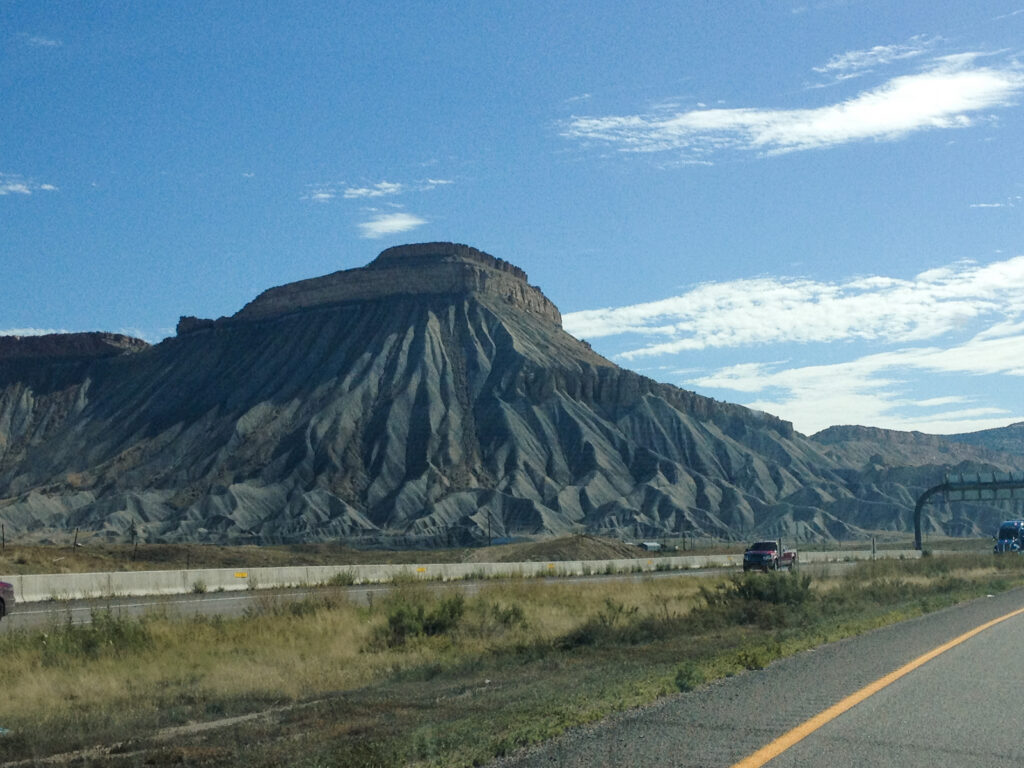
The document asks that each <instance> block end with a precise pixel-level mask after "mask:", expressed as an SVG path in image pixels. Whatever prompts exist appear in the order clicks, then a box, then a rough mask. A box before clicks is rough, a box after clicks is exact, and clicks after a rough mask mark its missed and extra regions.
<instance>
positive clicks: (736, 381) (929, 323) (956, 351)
mask: <svg viewBox="0 0 1024 768" xmlns="http://www.w3.org/2000/svg"><path fill="white" fill-rule="evenodd" d="M563 323H564V325H565V328H566V330H568V331H569V332H570V333H572V334H574V335H576V336H578V337H582V338H588V339H595V338H601V337H607V336H614V335H618V334H622V335H625V336H626V338H627V339H629V338H630V337H639V339H638V344H636V345H633V346H631V347H627V351H625V352H623V353H621V354H620V355H618V357H620V358H624V359H625V360H627V361H631V360H636V359H640V358H651V357H658V358H660V359H661V360H668V361H671V360H672V357H671V356H672V355H676V354H679V353H681V352H689V353H690V354H688V355H687V356H686V357H685V359H680V363H681V364H680V365H677V366H676V368H677V369H678V368H682V367H684V366H685V367H687V368H689V370H688V371H680V370H676V371H675V376H676V377H677V378H676V380H677V381H679V382H680V383H681V384H683V385H684V386H689V387H696V388H698V389H702V390H704V389H718V390H728V391H731V392H734V393H740V395H741V396H745V397H747V398H750V399H749V400H746V401H744V404H745V405H747V406H749V407H751V408H755V409H758V410H763V411H768V412H771V413H775V414H778V415H780V416H782V417H783V418H785V419H789V420H791V421H793V422H794V424H795V425H796V427H797V429H799V430H800V431H802V432H808V433H810V432H815V431H817V430H819V429H822V428H824V427H826V426H829V425H831V424H864V425H870V426H884V427H888V428H892V429H917V430H921V431H924V432H934V433H949V432H968V431H972V430H975V429H986V428H990V427H995V426H1003V425H1005V424H1007V423H1009V422H1010V421H1011V420H1014V419H1016V420H1021V419H1024V411H1022V413H1017V414H1011V413H1010V412H1009V411H1007V410H1005V409H1001V408H997V407H994V406H992V405H991V404H989V403H984V402H973V401H969V400H967V399H965V398H964V397H963V396H962V395H960V394H952V393H948V392H947V393H941V392H940V393H938V394H933V395H931V396H929V397H914V396H913V395H912V394H909V393H912V392H914V391H916V389H917V387H918V386H919V382H920V380H921V379H923V378H924V377H930V378H932V379H941V380H942V381H945V382H950V381H953V380H954V379H956V380H958V381H960V383H961V385H964V384H963V383H964V381H965V380H966V379H969V378H974V377H980V376H987V377H994V378H992V379H991V381H992V382H998V383H992V384H988V385H986V386H987V387H989V388H992V387H994V388H995V390H993V391H1009V392H1012V391H1016V390H1017V389H1019V387H1020V386H1021V384H1022V383H1024V382H1021V378H1022V377H1024V256H1018V257H1015V258H1010V259H1006V260H1003V261H997V262H992V263H989V264H984V265H981V264H977V263H974V262H966V261H965V262H959V263H956V264H952V265H947V266H944V267H940V268H936V269H930V270H927V271H925V272H922V273H921V274H919V275H917V276H915V277H913V278H911V279H899V278H893V277H888V276H880V275H866V276H860V277H857V278H855V279H851V280H847V281H842V282H835V283H830V282H820V281H814V280H810V279H807V278H770V277H763V278H756V279H749V280H735V281H729V282H722V283H707V284H703V285H698V286H695V287H694V288H692V289H690V290H688V291H686V292H685V293H683V294H682V295H680V296H675V297H671V298H668V299H663V300H661V301H654V302H648V303H646V304H639V305H635V306H628V307H619V308H610V309H601V310H588V311H584V312H573V313H568V314H566V315H565V316H563ZM853 342H868V343H871V344H872V345H874V346H875V347H876V348H878V347H880V348H881V349H883V350H885V351H881V352H877V353H875V354H869V355H861V356H856V355H857V354H858V352H856V351H854V350H856V349H859V348H858V347H857V346H856V345H855V344H853ZM813 343H817V344H827V345H828V347H827V349H828V357H829V358H830V359H836V358H837V357H838V358H839V359H842V357H843V356H844V354H845V355H847V356H853V358H852V359H849V360H846V361H844V362H838V363H831V364H827V365H797V364H792V363H790V362H788V361H785V360H778V357H779V352H778V349H779V348H780V347H782V345H793V344H804V345H806V344H813ZM841 344H850V346H840V345H841ZM740 348H744V349H748V350H749V349H760V350H768V351H769V353H772V352H774V355H773V357H775V358H776V361H775V362H739V363H736V364H732V365H726V366H722V367H719V368H717V369H714V370H711V371H710V372H704V373H695V372H694V371H693V366H694V364H695V363H698V362H699V359H700V358H698V357H696V353H697V352H700V351H702V350H718V351H717V352H716V353H715V354H716V357H720V356H721V355H722V354H723V350H729V349H733V350H737V349H740ZM786 348H788V349H790V350H792V346H788V347H786ZM823 349H824V347H823ZM846 350H849V351H846ZM741 354H748V353H747V352H742V353H741ZM761 355H762V356H763V351H762V353H761ZM719 365H720V364H719ZM705 371H707V369H705ZM965 386H967V387H968V390H969V389H971V388H972V387H971V386H970V385H965ZM716 396H717V395H716ZM1018 410H1021V409H1018Z"/></svg>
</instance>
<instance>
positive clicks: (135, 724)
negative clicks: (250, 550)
mask: <svg viewBox="0 0 1024 768" xmlns="http://www.w3.org/2000/svg"><path fill="white" fill-rule="evenodd" d="M1022 563H1024V559H1022V558H1018V557H1004V558H993V557H992V556H983V555H951V556H943V557H926V558H923V559H921V560H915V561H876V562H868V563H863V564H860V565H857V566H854V567H853V568H851V570H850V571H849V573H848V574H847V575H845V576H843V577H840V578H834V579H820V580H819V579H812V578H811V577H810V576H809V575H806V574H801V573H795V574H786V573H782V574H746V575H741V574H733V575H730V576H727V577H722V578H718V579H706V578H705V579H698V578H694V577H688V576H685V575H680V576H678V577H672V578H646V579H640V580H632V581H618V580H616V581H612V580H609V581H601V582H597V583H592V582H588V583H580V582H573V581H570V580H565V581H562V580H558V581H555V582H551V581H550V580H549V581H548V583H541V582H537V581H521V580H515V581H506V582H495V583H493V584H489V585H487V586H486V587H484V588H483V589H482V591H481V592H480V593H478V594H477V595H475V596H472V597H465V596H463V594H462V593H461V592H460V591H458V589H457V588H456V587H451V588H447V589H441V590H436V589H429V588H427V587H425V586H424V585H419V584H409V585H401V586H399V587H397V588H396V589H395V590H394V591H393V592H392V593H391V594H390V595H388V596H387V597H386V598H382V599H378V600H376V601H375V602H374V603H372V604H371V605H370V606H369V607H364V606H358V605H355V604H354V603H352V602H350V601H349V600H348V599H347V597H346V593H345V592H344V591H341V590H331V589H324V590H323V591H322V593H320V594H319V595H318V596H316V597H314V598H311V599H307V600H305V601H302V602H291V603H286V602H278V601H276V600H274V599H272V598H267V599H266V600H264V601H262V603H261V604H260V605H259V607H258V608H257V609H256V610H254V611H252V612H251V613H250V615H248V616H246V617H244V618H240V619H216V618H213V619H204V618H190V619H175V618H169V617H166V616H161V615H160V614H159V612H157V613H154V614H151V615H149V616H147V617H145V618H143V619H138V620H136V619H121V618H117V617H115V616H112V615H110V614H107V613H104V612H102V611H101V612H98V613H97V614H96V615H95V616H94V620H93V623H92V624H91V625H84V626H83V625H69V624H58V625H56V626H53V627H50V628H49V629H47V630H46V631H45V632H25V633H8V634H5V635H2V636H0V658H3V659H4V662H5V663H4V669H5V673H4V678H5V679H4V682H3V687H4V694H5V695H4V696H3V697H0V727H3V728H6V729H8V732H7V733H6V734H3V735H0V756H2V757H3V759H5V760H9V761H13V760H26V759H34V758H42V757H45V756H48V755H52V754H57V753H69V752H74V751H76V750H86V749H88V748H93V747H96V746H102V747H103V749H101V750H92V751H87V752H82V753H81V754H80V755H79V757H78V758H77V759H78V762H77V763H76V764H84V765H150V766H152V765H224V766H243V765H244V766H277V765H295V766H309V767H310V768H313V766H374V765H376V766H398V765H410V764H412V765H446V766H447V765H474V764H481V763H484V762H486V761H487V760H489V759H491V758H493V757H495V756H497V755H501V754H505V753H507V752H509V751H512V750H514V749H516V748H517V747H519V746H522V745H525V744H529V743H534V742H537V741H539V740H542V739H545V738H549V737H551V736H554V735H556V734H557V733H559V732H561V731H563V730H564V729H565V728H567V727H570V726H573V725H577V724H581V723H586V722H591V721H593V720H595V719H598V718H601V717H603V716H605V715H607V714H609V713H611V712H614V711H617V710H621V709H624V708H629V707H633V706H638V705H642V704H645V703H648V702H650V701H653V700H654V699H656V698H658V697H659V696H664V695H666V694H669V693H673V692H676V691H679V690H688V689H690V688H693V687H696V686H699V685H701V684H703V683H704V682H706V681H708V680H711V679H714V678H716V677H721V676H725V675H731V674H735V673H737V672H740V671H743V670H746V669H757V668H760V667H762V666H764V665H765V664H767V663H769V662H770V661H771V660H772V659H774V658H777V657H779V656H782V655H787V654H791V653H794V652H797V651H799V650H802V649H805V648H809V647H813V646H815V645H818V644H821V643H823V642H827V641H829V640H833V639H837V638H839V637H843V636H848V635H851V634H855V633H858V632H862V631H865V630H867V629H870V628H873V627H876V626H880V625H883V624H886V623H891V622H893V621H897V620H900V619H902V618H906V617H910V616H913V615H917V614H920V613H922V612H925V611H929V610H933V609H936V608H940V607H943V606H946V605H950V604H952V603H955V602H957V601H960V600H964V599H967V598H970V597H974V596H977V595H982V594H986V593H991V592H996V591H1001V590H1005V589H1008V588H1011V587H1014V586H1019V585H1021V584H1024V565H1022ZM257 713H260V714H259V716H256V717H252V718H250V719H240V720H235V721H230V720H228V719H229V718H233V717H238V716H246V715H254V714H257ZM215 722H220V723H230V724H225V725H223V727H218V728H213V729H209V730H203V729H201V728H197V727H194V726H195V724H203V723H205V724H210V723H215ZM178 726H184V728H182V729H181V730H177V731H168V730H167V729H170V728H174V727H178Z"/></svg>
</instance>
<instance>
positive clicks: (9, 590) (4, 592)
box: [0, 581, 14, 619]
mask: <svg viewBox="0 0 1024 768" xmlns="http://www.w3.org/2000/svg"><path fill="white" fill-rule="evenodd" d="M13 607H14V585H13V584H8V583H7V582H6V581H0V619H2V618H3V617H4V616H6V615H7V614H8V613H9V612H10V610H11V608H13Z"/></svg>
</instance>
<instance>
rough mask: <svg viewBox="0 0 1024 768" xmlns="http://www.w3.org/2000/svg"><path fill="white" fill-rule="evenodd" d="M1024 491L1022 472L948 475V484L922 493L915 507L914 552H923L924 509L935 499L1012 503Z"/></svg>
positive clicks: (944, 483)
mask: <svg viewBox="0 0 1024 768" xmlns="http://www.w3.org/2000/svg"><path fill="white" fill-rule="evenodd" d="M1021 490H1024V474H1022V473H1020V472H973V473H960V474H956V475H946V479H945V481H944V482H942V483H939V484H938V485H935V486H932V487H931V488H929V489H928V490H927V491H925V492H924V493H922V494H921V497H920V498H919V499H918V500H917V504H916V505H915V507H914V549H921V509H922V508H923V507H924V503H925V502H926V501H928V499H930V498H931V497H932V496H935V495H936V494H939V493H942V494H945V496H946V500H947V501H1009V500H1010V499H1014V498H1019V497H1018V496H1017V495H1015V492H1016V491H1021Z"/></svg>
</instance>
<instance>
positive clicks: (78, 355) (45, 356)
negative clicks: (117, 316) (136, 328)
mask: <svg viewBox="0 0 1024 768" xmlns="http://www.w3.org/2000/svg"><path fill="white" fill-rule="evenodd" d="M148 347H149V344H147V343H146V342H144V341H143V340H142V339H135V338H132V337H131V336H123V335H121V334H119V333H50V334H46V335H43V336H0V361H12V360H56V359H62V360H84V359H91V358H100V357H113V356H115V355H125V354H131V353H132V352H141V351H142V350H144V349H147V348H148Z"/></svg>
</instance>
